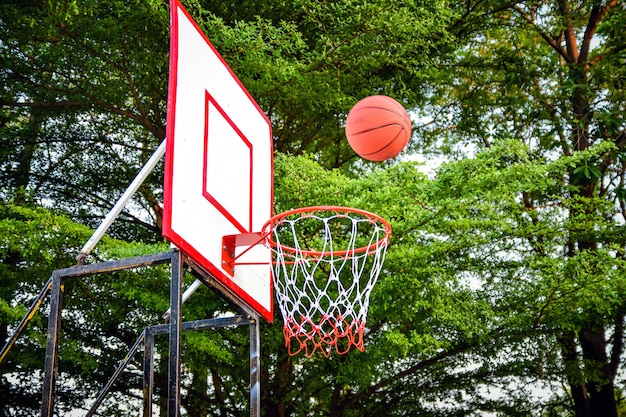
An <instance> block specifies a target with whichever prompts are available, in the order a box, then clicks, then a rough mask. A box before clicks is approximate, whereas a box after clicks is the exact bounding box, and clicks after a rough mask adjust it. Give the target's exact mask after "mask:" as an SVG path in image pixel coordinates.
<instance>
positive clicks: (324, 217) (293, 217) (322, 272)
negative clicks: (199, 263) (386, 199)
mask: <svg viewBox="0 0 626 417" xmlns="http://www.w3.org/2000/svg"><path fill="white" fill-rule="evenodd" d="M265 229H267V230H265V231H264V232H265V233H268V243H269V245H270V246H271V248H272V251H273V253H274V262H273V278H274V288H275V291H276V299H277V301H278V304H279V308H280V311H281V313H282V316H283V320H284V327H283V332H284V335H285V343H286V346H287V349H288V351H289V353H290V354H291V355H295V354H298V353H299V352H304V353H305V354H306V356H307V357H311V356H312V355H313V354H314V353H315V352H316V351H318V350H319V351H320V352H322V353H323V354H324V355H325V356H326V357H328V356H329V355H330V353H331V352H332V351H333V350H335V351H336V352H338V353H339V354H343V353H346V352H347V351H349V350H350V348H351V347H356V348H357V349H359V350H361V351H363V349H364V344H363V334H364V331H365V323H366V318H367V310H368V306H369V299H370V293H371V291H372V288H373V287H374V284H375V283H376V280H377V279H378V275H379V273H380V271H381V268H382V265H383V262H384V258H385V253H386V249H387V245H388V242H389V235H390V233H391V227H390V226H389V223H387V222H386V221H385V220H384V219H382V218H380V217H379V216H377V215H375V214H372V213H368V212H365V211H362V210H356V209H348V208H343V207H308V208H305V209H298V210H292V211H290V212H286V213H283V214H281V215H279V216H276V217H274V218H273V219H272V220H271V221H270V222H268V224H266V226H265Z"/></svg>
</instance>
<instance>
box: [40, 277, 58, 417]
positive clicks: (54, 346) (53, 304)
mask: <svg viewBox="0 0 626 417" xmlns="http://www.w3.org/2000/svg"><path fill="white" fill-rule="evenodd" d="M62 309H63V278H62V277H61V276H59V275H58V274H57V273H56V272H54V273H53V274H52V293H51V294H50V316H49V317H48V333H47V335H46V363H45V368H44V380H43V398H42V402H41V416H42V417H51V416H52V415H53V414H54V385H55V382H56V377H57V371H58V359H59V358H58V356H59V334H60V331H61V313H62Z"/></svg>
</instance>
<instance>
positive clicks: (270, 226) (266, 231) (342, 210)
mask: <svg viewBox="0 0 626 417" xmlns="http://www.w3.org/2000/svg"><path fill="white" fill-rule="evenodd" d="M317 212H334V213H335V214H336V215H338V216H341V215H342V214H343V215H345V216H344V217H349V216H348V214H350V213H352V214H359V215H361V216H363V217H364V218H365V220H368V221H369V222H370V223H372V224H381V225H382V226H383V229H384V231H385V236H383V237H382V238H381V239H379V240H378V241H377V242H376V243H375V244H371V245H368V246H363V247H360V248H355V249H351V250H341V251H317V250H310V249H307V250H302V249H296V248H292V247H291V246H286V245H282V244H279V243H278V242H276V241H275V240H274V239H272V231H273V230H274V229H276V227H278V226H280V225H281V224H283V223H284V222H285V220H286V219H287V217H289V216H293V215H294V214H302V215H301V216H300V218H306V217H313V216H314V215H315V213H317ZM263 235H264V236H266V241H267V243H269V244H270V245H271V246H273V247H279V246H280V247H281V248H282V250H283V251H286V252H290V253H301V254H303V255H306V256H311V257H320V258H323V257H325V256H329V255H333V256H345V255H347V254H356V253H363V252H368V251H370V250H372V249H371V248H372V247H374V248H378V247H380V246H382V245H387V244H388V243H389V237H390V236H391V225H390V224H389V222H388V221H387V220H385V219H383V218H382V217H380V216H379V215H377V214H374V213H370V212H369V211H366V210H361V209H355V208H351V207H341V206H313V207H302V208H297V209H293V210H288V211H285V212H283V213H280V214H277V215H275V216H273V217H272V218H271V219H269V220H268V221H267V223H265V225H263ZM374 251H375V250H372V252H374Z"/></svg>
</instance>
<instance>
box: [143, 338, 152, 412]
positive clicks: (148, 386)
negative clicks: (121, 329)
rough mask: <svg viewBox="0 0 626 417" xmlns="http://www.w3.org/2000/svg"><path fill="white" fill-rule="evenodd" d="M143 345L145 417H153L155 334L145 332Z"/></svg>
mask: <svg viewBox="0 0 626 417" xmlns="http://www.w3.org/2000/svg"><path fill="white" fill-rule="evenodd" d="M145 333H146V335H145V338H144V345H143V417H152V392H153V390H154V333H152V331H151V330H150V328H147V329H146V330H145Z"/></svg>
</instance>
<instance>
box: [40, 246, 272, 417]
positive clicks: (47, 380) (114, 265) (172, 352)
mask: <svg viewBox="0 0 626 417" xmlns="http://www.w3.org/2000/svg"><path fill="white" fill-rule="evenodd" d="M167 262H170V263H171V265H172V272H171V274H172V279H171V288H170V314H169V323H168V324H161V325H156V326H151V327H147V328H146V329H144V330H143V331H142V332H141V334H140V335H139V337H138V339H137V341H136V342H135V343H134V345H133V346H132V347H131V349H130V350H129V352H128V354H127V355H126V357H125V358H124V359H123V360H122V361H121V362H120V364H119V365H118V368H117V369H116V371H115V372H114V374H113V376H112V377H111V379H110V380H109V382H108V383H107V385H106V386H105V387H104V388H103V390H102V391H101V392H100V394H99V396H98V397H97V399H96V401H95V403H94V404H93V406H92V407H91V409H90V410H89V412H88V414H87V416H91V415H93V413H95V411H96V409H97V408H98V406H99V405H100V404H101V403H102V401H103V400H104V397H105V396H106V394H107V393H108V392H109V390H110V388H111V387H112V386H113V383H114V381H115V379H116V378H117V377H118V376H119V375H120V374H121V373H122V371H123V370H124V369H125V367H126V366H127V365H128V363H129V362H130V360H131V359H132V357H133V356H134V355H135V353H136V352H137V350H138V348H139V345H140V344H141V342H143V344H144V359H143V394H144V400H143V416H144V417H151V416H152V392H153V385H154V362H153V360H154V336H155V335H156V334H168V335H169V358H168V361H169V363H168V406H167V409H168V414H167V415H168V416H171V417H177V416H178V415H179V413H180V411H179V410H180V371H181V364H180V353H181V332H182V331H185V330H203V329H210V328H216V327H225V326H239V325H250V416H251V417H258V416H259V415H260V381H259V375H260V343H259V333H260V332H259V326H258V322H259V316H258V314H257V313H256V312H254V311H253V310H252V309H251V308H250V307H248V305H247V304H246V303H245V302H243V301H242V300H240V299H239V298H238V297H237V296H236V295H234V294H233V293H231V292H230V291H229V290H228V289H226V288H225V287H223V286H222V284H221V283H219V281H217V280H215V279H214V278H213V277H212V276H211V275H210V274H208V273H206V272H205V271H204V270H203V269H202V268H200V267H199V266H198V265H197V264H196V263H195V262H193V260H191V259H190V258H188V257H187V256H185V255H183V254H182V253H181V252H180V251H179V250H176V249H174V250H172V251H170V252H163V253H159V254H152V255H146V256H138V257H134V258H127V259H122V260H116V261H108V262H101V263H96V264H90V265H80V266H76V267H71V268H65V269H59V270H56V271H54V272H53V273H52V276H51V278H50V281H49V282H48V283H47V284H46V287H45V288H44V289H45V292H46V293H47V291H48V289H49V291H51V295H50V298H51V300H50V316H49V318H48V332H47V337H46V338H47V341H46V357H45V368H44V384H43V394H42V404H41V416H42V417H52V416H53V415H54V392H55V383H56V378H57V373H58V351H59V335H60V331H61V313H62V309H63V290H64V282H65V280H66V279H69V278H78V277H83V276H86V275H93V274H98V273H105V272H113V271H119V270H123V269H129V268H136V267H142V266H152V265H157V264H163V263H167ZM185 265H187V266H189V267H190V268H191V270H192V273H193V274H194V275H195V276H196V277H197V279H199V280H200V281H201V282H203V283H204V284H206V285H208V286H210V287H212V288H214V289H216V290H217V291H218V293H219V294H220V295H222V296H223V297H224V298H225V299H226V300H227V301H229V302H230V303H231V304H232V305H233V307H235V309H236V310H238V312H239V314H238V315H235V316H233V317H226V318H219V319H207V320H198V321H193V322H185V323H183V322H182V302H183V300H182V294H181V289H182V278H183V270H184V267H185ZM42 293H44V291H42Z"/></svg>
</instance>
